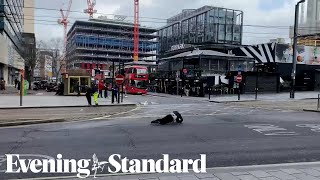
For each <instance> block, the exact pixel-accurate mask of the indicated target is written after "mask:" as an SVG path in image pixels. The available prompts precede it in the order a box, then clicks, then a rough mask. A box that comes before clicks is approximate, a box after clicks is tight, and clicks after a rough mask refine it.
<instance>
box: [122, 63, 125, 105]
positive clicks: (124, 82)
mask: <svg viewBox="0 0 320 180" xmlns="http://www.w3.org/2000/svg"><path fill="white" fill-rule="evenodd" d="M121 63H122V68H123V70H124V62H123V61H122V62H121ZM122 75H125V74H122ZM124 83H125V80H124V82H123V83H122V92H121V103H123V93H124V89H123V84H124Z"/></svg>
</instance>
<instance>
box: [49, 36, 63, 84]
mask: <svg viewBox="0 0 320 180" xmlns="http://www.w3.org/2000/svg"><path fill="white" fill-rule="evenodd" d="M48 45H49V46H50V49H52V50H53V55H52V71H53V74H54V76H55V77H56V78H57V80H58V77H59V74H60V71H61V68H62V65H61V64H60V63H59V62H60V61H59V60H60V58H61V54H62V52H63V40H62V38H52V39H51V40H50V43H48Z"/></svg>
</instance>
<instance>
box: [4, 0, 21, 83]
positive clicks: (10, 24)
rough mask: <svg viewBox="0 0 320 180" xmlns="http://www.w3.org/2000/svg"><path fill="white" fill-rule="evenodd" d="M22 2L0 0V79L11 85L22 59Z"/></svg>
mask: <svg viewBox="0 0 320 180" xmlns="http://www.w3.org/2000/svg"><path fill="white" fill-rule="evenodd" d="M23 7H24V0H14V1H12V0H0V44H1V46H0V78H3V79H4V80H5V81H6V83H7V84H13V81H14V78H15V77H17V75H18V73H19V71H18V70H19V69H22V68H23V67H24V60H23V58H22V52H23V45H22V44H23V37H22V34H23V32H24V13H23V12H24V11H23Z"/></svg>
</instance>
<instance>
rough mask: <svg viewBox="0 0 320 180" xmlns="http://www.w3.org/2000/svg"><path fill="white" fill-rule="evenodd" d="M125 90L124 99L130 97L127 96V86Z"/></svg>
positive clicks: (124, 87)
mask: <svg viewBox="0 0 320 180" xmlns="http://www.w3.org/2000/svg"><path fill="white" fill-rule="evenodd" d="M123 89H124V97H128V96H127V94H128V92H127V87H126V86H123Z"/></svg>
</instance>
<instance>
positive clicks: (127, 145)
mask: <svg viewBox="0 0 320 180" xmlns="http://www.w3.org/2000/svg"><path fill="white" fill-rule="evenodd" d="M129 99H130V101H131V102H132V101H136V102H141V103H140V104H141V105H140V106H139V107H138V108H137V109H136V110H134V111H131V112H128V113H126V114H120V115H117V116H112V117H101V118H99V119H97V120H93V121H88V122H72V123H56V124H45V125H33V126H23V127H15V128H12V127H11V128H0V137H1V138H0V155H4V154H20V155H21V156H23V157H33V158H35V157H38V159H43V157H47V156H50V157H52V158H56V156H57V154H59V153H60V154H62V155H63V157H64V158H68V159H77V160H79V159H92V156H93V154H96V155H97V157H98V158H99V160H104V161H105V160H107V158H108V157H109V156H110V155H112V154H120V155H121V156H122V157H128V158H129V159H133V158H135V159H159V158H162V154H169V155H170V158H177V159H198V158H199V157H200V156H199V155H200V154H206V155H207V167H223V166H239V165H258V164H274V163H290V162H311V161H320V122H319V120H320V119H319V114H317V113H306V112H294V111H282V110H278V111H266V110H262V109H256V108H249V109H248V108H239V107H232V106H225V105H223V104H215V103H209V102H204V101H193V100H190V99H181V98H163V97H151V96H134V97H129ZM173 110H177V111H179V112H181V114H182V115H183V117H184V120H185V121H184V123H183V124H181V125H177V124H172V125H166V126H152V125H151V124H150V121H152V120H154V119H157V118H159V117H162V116H164V115H166V114H168V113H170V112H172V111H173ZM5 170H6V159H5V158H4V156H0V179H10V178H26V177H29V178H32V177H40V176H57V174H55V175H50V174H42V175H40V174H39V175H35V174H30V173H29V174H4V172H5ZM70 175H74V174H70Z"/></svg>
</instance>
